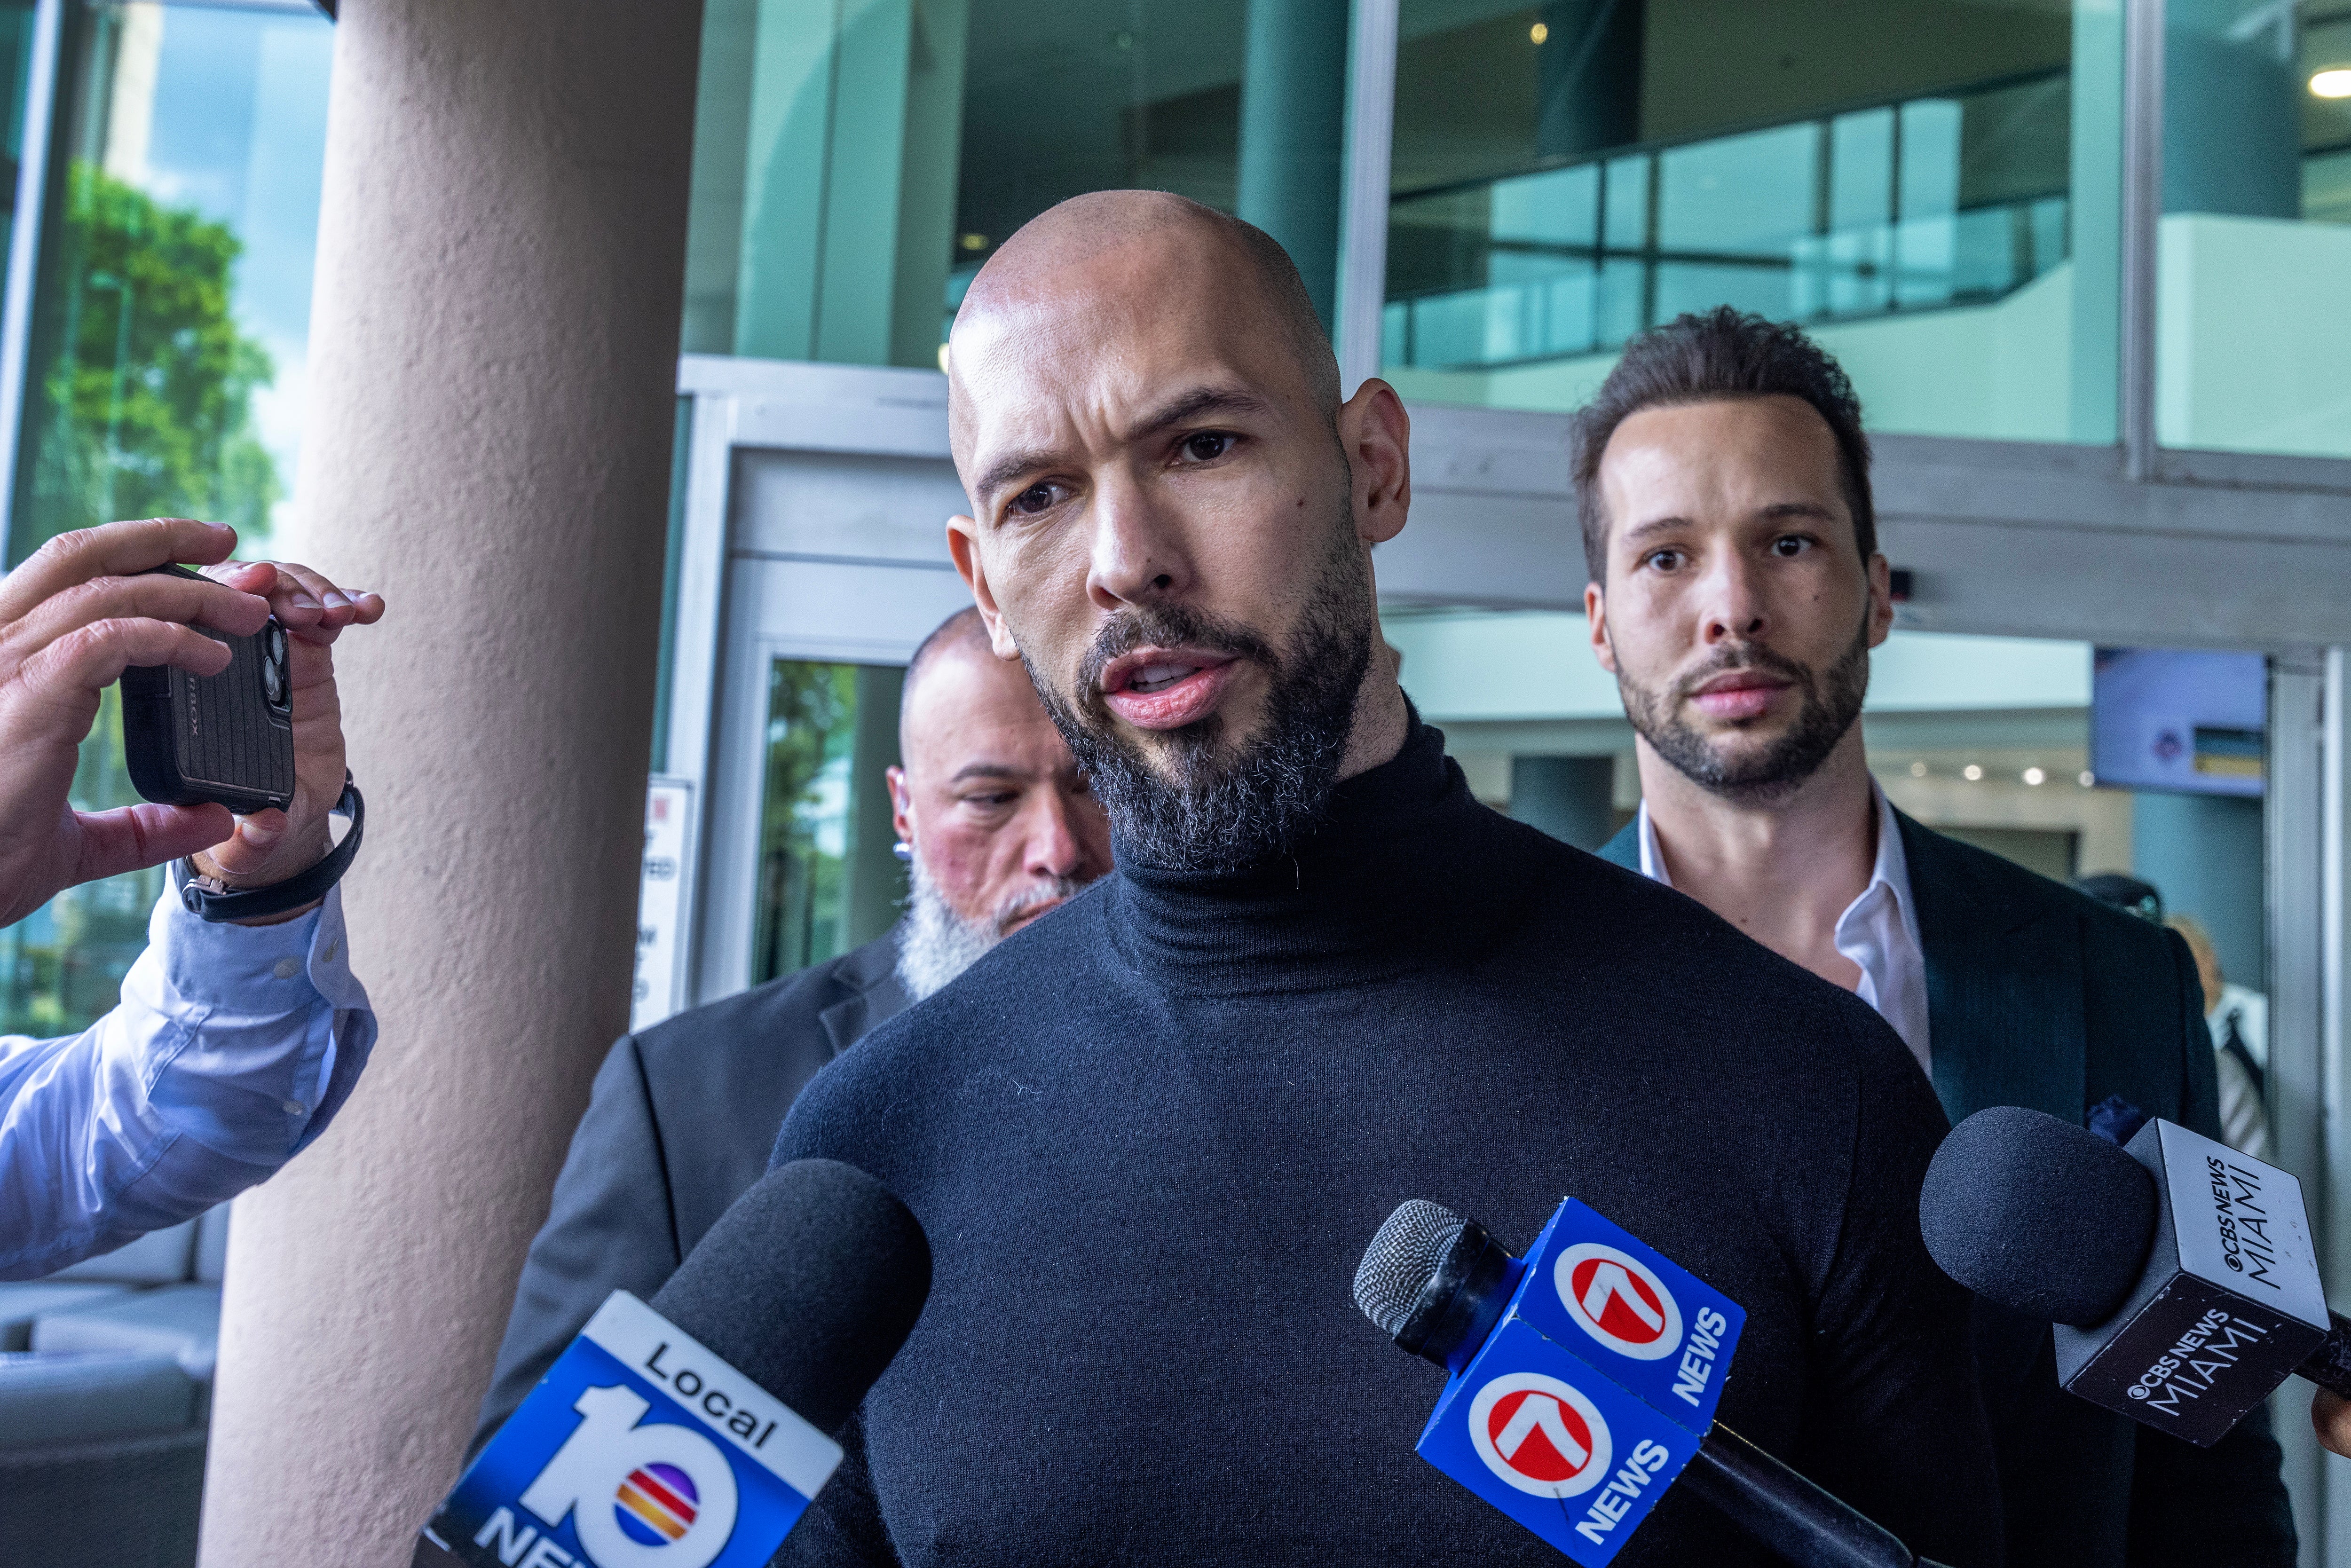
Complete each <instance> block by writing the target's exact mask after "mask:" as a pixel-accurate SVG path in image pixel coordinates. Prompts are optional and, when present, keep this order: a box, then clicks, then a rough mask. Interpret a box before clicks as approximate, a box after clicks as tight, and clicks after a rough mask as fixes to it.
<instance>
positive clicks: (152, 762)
mask: <svg viewBox="0 0 2351 1568" xmlns="http://www.w3.org/2000/svg"><path fill="white" fill-rule="evenodd" d="M155 570H157V571H159V572H169V573H172V574H174V575H177V576H180V577H196V576H199V575H201V574H199V573H197V572H193V571H190V570H188V569H187V568H185V567H181V566H159V567H157V568H155ZM197 630H198V631H200V632H204V635H205V636H207V637H210V638H212V639H214V641H215V642H221V643H227V644H228V647H229V654H230V657H229V664H228V668H227V669H225V670H223V671H222V672H221V673H220V674H217V675H196V674H189V673H188V672H187V671H185V670H181V669H175V668H173V667H172V666H171V665H169V664H157V665H152V666H140V667H135V668H132V669H128V670H125V671H123V672H122V757H123V761H124V763H125V764H126V765H127V766H128V768H129V769H130V773H131V784H132V786H133V787H135V788H136V789H138V791H139V793H140V794H141V795H142V796H144V797H145V798H146V799H148V800H153V801H155V802H157V803H158V804H160V805H165V806H197V805H203V804H204V803H206V802H213V803H216V804H219V805H223V806H226V807H227V808H228V809H229V810H232V811H235V812H236V813H237V814H238V815H239V816H249V815H251V814H252V813H253V812H255V811H258V810H264V809H265V808H266V807H270V806H276V807H277V808H278V809H279V810H284V809H285V808H286V807H287V806H288V805H290V804H292V803H293V800H294V701H293V685H292V682H291V679H290V676H289V673H288V670H287V648H286V629H285V628H284V627H283V626H280V625H279V624H278V623H277V617H276V616H272V617H270V620H269V624H267V625H266V626H264V627H263V628H262V629H261V630H260V631H258V632H255V633H254V634H253V635H252V636H250V637H231V636H229V635H227V634H226V633H225V632H214V631H212V630H210V629H209V628H206V627H201V626H200V627H198V628H197Z"/></svg>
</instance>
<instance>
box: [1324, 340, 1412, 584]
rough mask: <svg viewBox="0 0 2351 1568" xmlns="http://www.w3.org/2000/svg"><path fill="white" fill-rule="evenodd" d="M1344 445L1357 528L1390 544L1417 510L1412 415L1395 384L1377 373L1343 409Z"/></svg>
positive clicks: (1366, 538) (1374, 539)
mask: <svg viewBox="0 0 2351 1568" xmlns="http://www.w3.org/2000/svg"><path fill="white" fill-rule="evenodd" d="M1338 423H1339V444H1340V446H1341V447H1342V449H1343V450H1344V451H1345V452H1346V454H1347V464H1348V466H1349V467H1350V468H1352V469H1353V471H1354V479H1355V494H1354V497H1353V501H1354V508H1355V532H1356V533H1357V534H1358V535H1360V536H1361V537H1362V538H1363V539H1364V542H1365V543H1367V544H1375V545H1378V544H1385V543H1387V541H1388V540H1390V539H1392V538H1395V537H1396V535H1398V534H1400V533H1402V532H1404V523H1405V513H1407V512H1409V511H1410V510H1411V509H1412V416H1411V415H1410V414H1408V413H1405V411H1404V400H1403V399H1402V398H1400V397H1398V396H1396V392H1395V388H1394V387H1392V386H1390V385H1388V383H1387V382H1384V381H1381V380H1379V379H1378V378H1377V377H1374V378H1373V379H1372V380H1370V381H1367V382H1364V384H1363V385H1362V386H1360V387H1357V388H1356V389H1355V395H1354V396H1353V397H1351V398H1349V399H1348V400H1347V401H1346V402H1344V403H1343V404H1342V405H1341V406H1340V409H1339V422H1338Z"/></svg>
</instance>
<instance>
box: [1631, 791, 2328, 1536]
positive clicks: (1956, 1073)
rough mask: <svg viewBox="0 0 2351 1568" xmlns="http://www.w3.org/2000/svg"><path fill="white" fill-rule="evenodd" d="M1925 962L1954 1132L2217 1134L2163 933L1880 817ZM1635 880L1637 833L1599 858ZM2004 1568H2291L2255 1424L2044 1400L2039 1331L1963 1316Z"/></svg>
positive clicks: (2052, 1376) (2204, 1038)
mask: <svg viewBox="0 0 2351 1568" xmlns="http://www.w3.org/2000/svg"><path fill="white" fill-rule="evenodd" d="M1896 817H1897V818H1898V820H1899V821H1900V822H1901V825H1902V852H1903V855H1904V857H1905V858H1906V859H1907V862H1909V871H1910V894H1911V897H1912V899H1913V901H1914V902H1915V904H1917V915H1918V936H1919V941H1920V944H1921V946H1924V947H1925V949H1926V957H1927V1035H1928V1053H1929V1055H1930V1057H1931V1058H1932V1060H1933V1061H1934V1064H1935V1092H1936V1094H1937V1095H1938V1097H1939V1098H1940V1099H1941V1100H1942V1102H1943V1111H1944V1113H1945V1114H1946V1115H1948V1116H1949V1117H1950V1119H1951V1120H1952V1122H1953V1123H1955V1124H1956V1123H1958V1122H1960V1121H1963V1120H1965V1119H1966V1118H1967V1117H1969V1116H1970V1115H1973V1114H1974V1113H1976V1112H1978V1111H1980V1110H1982V1109H1983V1108H1984V1107H1986V1106H1987V1105H2030V1106H2032V1107H2033V1108H2034V1109H2035V1110H2040V1111H2046V1112H2048V1113H2050V1114H2051V1115H2053V1116H2058V1117H2062V1118H2063V1119H2064V1120H2065V1121H2068V1122H2071V1123H2073V1124H2074V1125H2075V1126H2080V1125H2082V1124H2084V1123H2085V1121H2086V1120H2087V1119H2088V1114H2089V1109H2090V1107H2091V1106H2093V1105H2095V1104H2097V1103H2099V1102H2100V1101H2102V1100H2104V1099H2105V1098H2106V1097H2107V1096H2108V1095H2110V1094H2119V1095H2121V1096H2122V1097H2123V1098H2124V1099H2126V1100H2127V1101H2129V1102H2130V1103H2132V1104H2134V1105H2136V1106H2137V1107H2138V1108H2139V1109H2140V1110H2142V1111H2145V1112H2146V1113H2147V1114H2149V1115H2151V1116H2160V1117H2163V1118H2164V1119H2165V1120H2167V1121H2172V1122H2178V1123H2179V1124H2182V1125H2184V1126H2189V1127H2192V1128H2194V1129H2195V1130H2196V1131H2198V1132H2199V1133H2202V1134H2206V1135H2207V1136H2210V1137H2215V1138H2217V1137H2219V1136H2220V1094H2219V1090H2218V1088H2217V1086H2216V1082H2215V1079H2214V1075H2213V1067H2212V1036H2211V1034H2210V1030H2207V1029H2206V1027H2205V1024H2204V994H2203V988H2202V986H2201V984H2200V983H2199V980H2198V979H2197V976H2196V963H2195V960H2194V959H2193V958H2192V957H2190V956H2189V952H2188V945H2187V944H2186V943H2184V942H2182V941H2181V940H2180V939H2179V936H2177V935H2175V934H2174V933H2172V932H2169V931H2165V930H2162V929H2161V928H2159V927H2158V926H2154V925H2148V924H2147V922H2145V921H2143V920H2140V919H2138V918H2137V917H2136V916H2134V915H2126V914H2124V913H2122V912H2121V911H2120V910H2117V909H2115V908H2113V907H2111V906H2109V905H2107V904H2100V903H2098V902H2097V901H2096V900H2095V899H2092V898H2089V897H2086V896H2085V895H2084V894H2079V893H2077V892H2075V891H2074V889H2072V888H2070V887H2066V886H2064V884H2062V883H2055V882H2052V881H2050V880H2049V879H2048V878H2046V877H2043V876H2036V875H2034V874H2033V873H2031V872H2029V871H2026V870H2024V869H2023V868H2022V866H2019V865H2016V864H2014V863H2013V862H2009V861H2005V860H2002V859H2001V858H2000V857H1999V856H1998V855H1994V854H1990V853H1987V852H1985V851H1982V850H1979V849H1976V848H1974V847H1973V846H1971V845H1968V844H1963V843H1960V842H1959V841H1958V840H1956V839H1949V838H1946V837H1944V836H1943V835H1942V834H1940V833H1938V832H1934V831H1931V830H1929V829H1927V828H1923V827H1921V826H1919V825H1918V824H1917V822H1915V821H1911V820H1910V819H1909V818H1908V817H1906V816H1902V815H1901V813H1899V812H1896ZM1600 854H1601V857H1602V858H1603V859H1604V860H1609V861H1613V862H1615V863H1616V864H1618V865H1621V866H1626V867H1629V868H1631V869H1632V870H1635V871H1638V870H1639V869H1640V865H1641V846H1640V840H1639V837H1638V821H1637V819H1636V820H1635V822H1633V823H1630V824H1627V825H1626V827H1625V830H1624V831H1622V832H1620V833H1618V834H1617V835H1616V836H1615V837H1614V839H1611V840H1610V841H1608V842H1607V844H1605V845H1604V846H1603V847H1602V849H1601V851H1600ZM1976 1354H1977V1358H1978V1362H1979V1371H1980V1375H1981V1380H1982V1385H1983V1391H1984V1406H1985V1411H1986V1414H1987V1415H1989V1416H1990V1417H1991V1430H1992V1442H1993V1448H1994V1457H1995V1458H1996V1459H1997V1461H1998V1463H1999V1466H2000V1472H2001V1498H2002V1502H2003V1507H2004V1511H2005V1514H2006V1518H2007V1525H2008V1568H2038V1565H2041V1564H2047V1565H2048V1568H2169V1565H2171V1564H2179V1568H2205V1565H2208V1564H2213V1563H2229V1564H2231V1568H2255V1565H2266V1564H2276V1565H2277V1568H2286V1565H2288V1564H2291V1563H2293V1562H2294V1520H2293V1517H2292V1515H2291V1514H2290V1513H2289V1512H2288V1510H2287V1505H2286V1495H2285V1486H2284V1483H2283V1481H2282V1480H2281V1479H2279V1475H2278V1461H2279V1456H2278V1448H2277V1444H2276V1442H2275V1441H2274V1440H2273V1438H2272V1437H2271V1436H2270V1427H2269V1419H2268V1416H2267V1414H2266V1412H2265V1411H2259V1410H2257V1411H2255V1412H2254V1414H2253V1416H2252V1417H2251V1418H2249V1419H2247V1420H2245V1421H2244V1422H2242V1423H2241V1424H2240V1425H2239V1426H2238V1427H2237V1429H2236V1430H2235V1431H2234V1432H2231V1434H2230V1435H2229V1436H2228V1437H2225V1438H2223V1439H2222V1440H2221V1441H2220V1444H2219V1445H2218V1446H2216V1447H2214V1448H2210V1449H2200V1448H2193V1447H2191V1446H2189V1444H2187V1443H2184V1442H2181V1441H2180V1440H2179V1439H2178V1438H2175V1437H2165V1436H2164V1435H2162V1434H2161V1433H2159V1432H2153V1431H2149V1430H2148V1429H2147V1428H2146V1427H2141V1426H2139V1425H2138V1424H2137V1422H2134V1421H2130V1420H2127V1419H2126V1418H2125V1417H2123V1416H2115V1415H2110V1414H2108V1413H2107V1412H2105V1411H2104V1410H2101V1409H2099V1408H2098V1407H2097V1406H2095V1405H2091V1404H2089V1403H2087V1402H2085V1401H2084V1400H2080V1399H2075V1398H2074V1397H2073V1396H2070V1395H2068V1394H2066V1393H2065V1392H2064V1390H2062V1389H2060V1388H2059V1387H2058V1386H2057V1365H2056V1353H2055V1349H2054V1346H2053V1343H2052V1341H2051V1339H2050V1334H2049V1330H2048V1327H2047V1325H2046V1324H2041V1323H2032V1322H2025V1321H2023V1320H2022V1319H2019V1318H2016V1317H2013V1316H2012V1315H2011V1314H2008V1313H2004V1312H2000V1311H1998V1310H1997V1309H1994V1308H1991V1307H1990V1306H1988V1305H1986V1304H1985V1303H1982V1302H1978V1303H1977V1333H1976Z"/></svg>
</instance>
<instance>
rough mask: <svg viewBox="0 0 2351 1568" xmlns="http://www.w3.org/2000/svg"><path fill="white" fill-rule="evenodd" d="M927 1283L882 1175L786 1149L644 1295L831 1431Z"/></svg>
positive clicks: (906, 1325)
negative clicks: (789, 1155) (790, 1154)
mask: <svg viewBox="0 0 2351 1568" xmlns="http://www.w3.org/2000/svg"><path fill="white" fill-rule="evenodd" d="M930 1291H931V1247H930V1243H929V1241H928V1240H926V1239H925V1237H924V1235H923V1228H922V1226H921V1225H919V1224H917V1223H916V1222H915V1219H914V1214H913V1213H912V1211H910V1210H909V1209H908V1208H907V1207H906V1206H905V1205H904V1204H903V1203H901V1202H899V1201H898V1199H897V1197H895V1196H894V1195H893V1194H892V1193H891V1191H890V1189H889V1188H888V1187H885V1186H883V1185H882V1184H881V1183H880V1182H878V1181H876V1180H874V1179H873V1178H872V1176H868V1175H866V1174H865V1173H864V1172H863V1171H862V1170H859V1169H858V1168H857V1167H856V1166H845V1165H842V1164H841V1162H840V1161H838V1160H794V1161H792V1162H791V1163H790V1164H789V1165H784V1166H777V1167H776V1168H775V1169H774V1170H771V1171H769V1172H768V1174H767V1175H766V1176H762V1177H760V1178H759V1180H758V1183H756V1184H755V1185H754V1186H752V1188H751V1190H750V1191H748V1192H747V1193H745V1194H744V1195H743V1196H742V1197H739V1198H737V1199H736V1200H735V1204H734V1207H730V1208H729V1209H727V1211H726V1213H724V1214H722V1215H720V1216H719V1217H718V1223H716V1225H713V1226H712V1227H711V1228H710V1230H709V1233H708V1234H707V1235H705V1236H704V1237H703V1239H702V1240H701V1241H700V1242H699V1243H698V1244H697V1245H696V1246H695V1249H694V1250H693V1252H691V1253H690V1254H688V1255H687V1257H686V1260H685V1261H684V1263H682V1264H680V1265H679V1266H678V1270H677V1272H676V1273H674V1274H672V1275H671V1276H670V1277H669V1282H668V1283H667V1284H665V1285H664V1286H663V1287H662V1288H661V1290H660V1291H658V1292H657V1293H655V1295H654V1296H653V1301H652V1303H651V1304H652V1306H653V1311H654V1312H659V1313H660V1314H661V1315H662V1316H663V1317H664V1318H667V1319H668V1320H669V1321H670V1322H673V1323H675V1324H676V1325H677V1326H678V1327H679V1328H681V1329H684V1331H685V1332H686V1333H690V1334H692V1335H693V1336H694V1337H695V1339H697V1340H699V1341H701V1342H702V1343H703V1344H704V1346H705V1347H706V1348H707V1349H708V1350H710V1351H711V1353H712V1354H716V1355H717V1356H718V1357H719V1358H720V1359H722V1360H724V1361H725V1362H726V1364H728V1365H730V1366H732V1367H734V1368H735V1370H736V1371H737V1372H739V1373H741V1374H742V1375H744V1376H746V1377H748V1378H749V1379H751V1381H752V1382H754V1383H757V1384H758V1385H759V1386H760V1387H762V1388H764V1389H766V1390H767V1391H768V1393H770V1394H772V1395H774V1396H776V1397H777V1398H778V1399H780V1400H782V1401H783V1402H784V1403H785V1404H786V1405H789V1406H791V1407H792V1409H793V1410H795V1411H797V1412H798V1413H799V1415H800V1416H801V1417H802V1418H803V1419H805V1420H807V1421H808V1422H809V1423H810V1425H811V1426H814V1427H818V1428H819V1429H820V1430H822V1431H825V1432H828V1433H838V1432H839V1431H840V1430H841V1427H842V1425H843V1424H844V1423H846V1422H847V1421H848V1419H849V1417H850V1416H851V1415H852V1414H853V1413H854V1412H855V1411H856V1409H857V1406H858V1404H859V1403H860V1402H861V1401H862V1400H863V1399H864V1397H865V1391H866V1390H867V1389H869V1388H871V1387H872V1386H873V1382H874V1379H876V1378H878V1377H880V1376H881V1375H882V1372H883V1368H885V1367H887V1366H888V1365H889V1364H890V1358H891V1357H893V1356H894V1355H896V1354H898V1347H899V1346H900V1345H903V1344H904V1343H906V1336H907V1335H908V1334H909V1333H913V1332H914V1320H915V1318H916V1317H918V1316H920V1315H921V1313H922V1310H923V1301H924V1299H925V1297H927V1296H928V1295H929V1294H930Z"/></svg>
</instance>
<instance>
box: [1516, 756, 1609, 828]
mask: <svg viewBox="0 0 2351 1568" xmlns="http://www.w3.org/2000/svg"><path fill="white" fill-rule="evenodd" d="M1615 806H1616V759H1615V758H1613V757H1513V758H1510V815H1511V816H1512V817H1513V818H1515V819H1517V820H1518V821H1521V822H1524V823H1526V824H1527V825H1528V826H1529V827H1531V828H1541V830H1542V831H1544V832H1546V833H1549V834H1550V835H1551V836H1552V838H1554V839H1557V840H1559V841H1561V842H1562V843H1569V844H1573V845H1574V846H1575V847H1576V848H1577V849H1580V850H1596V849H1598V848H1599V847H1600V846H1601V845H1603V844H1604V843H1606V842H1607V841H1609V840H1610V839H1612V838H1614V836H1615V833H1616V810H1615Z"/></svg>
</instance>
